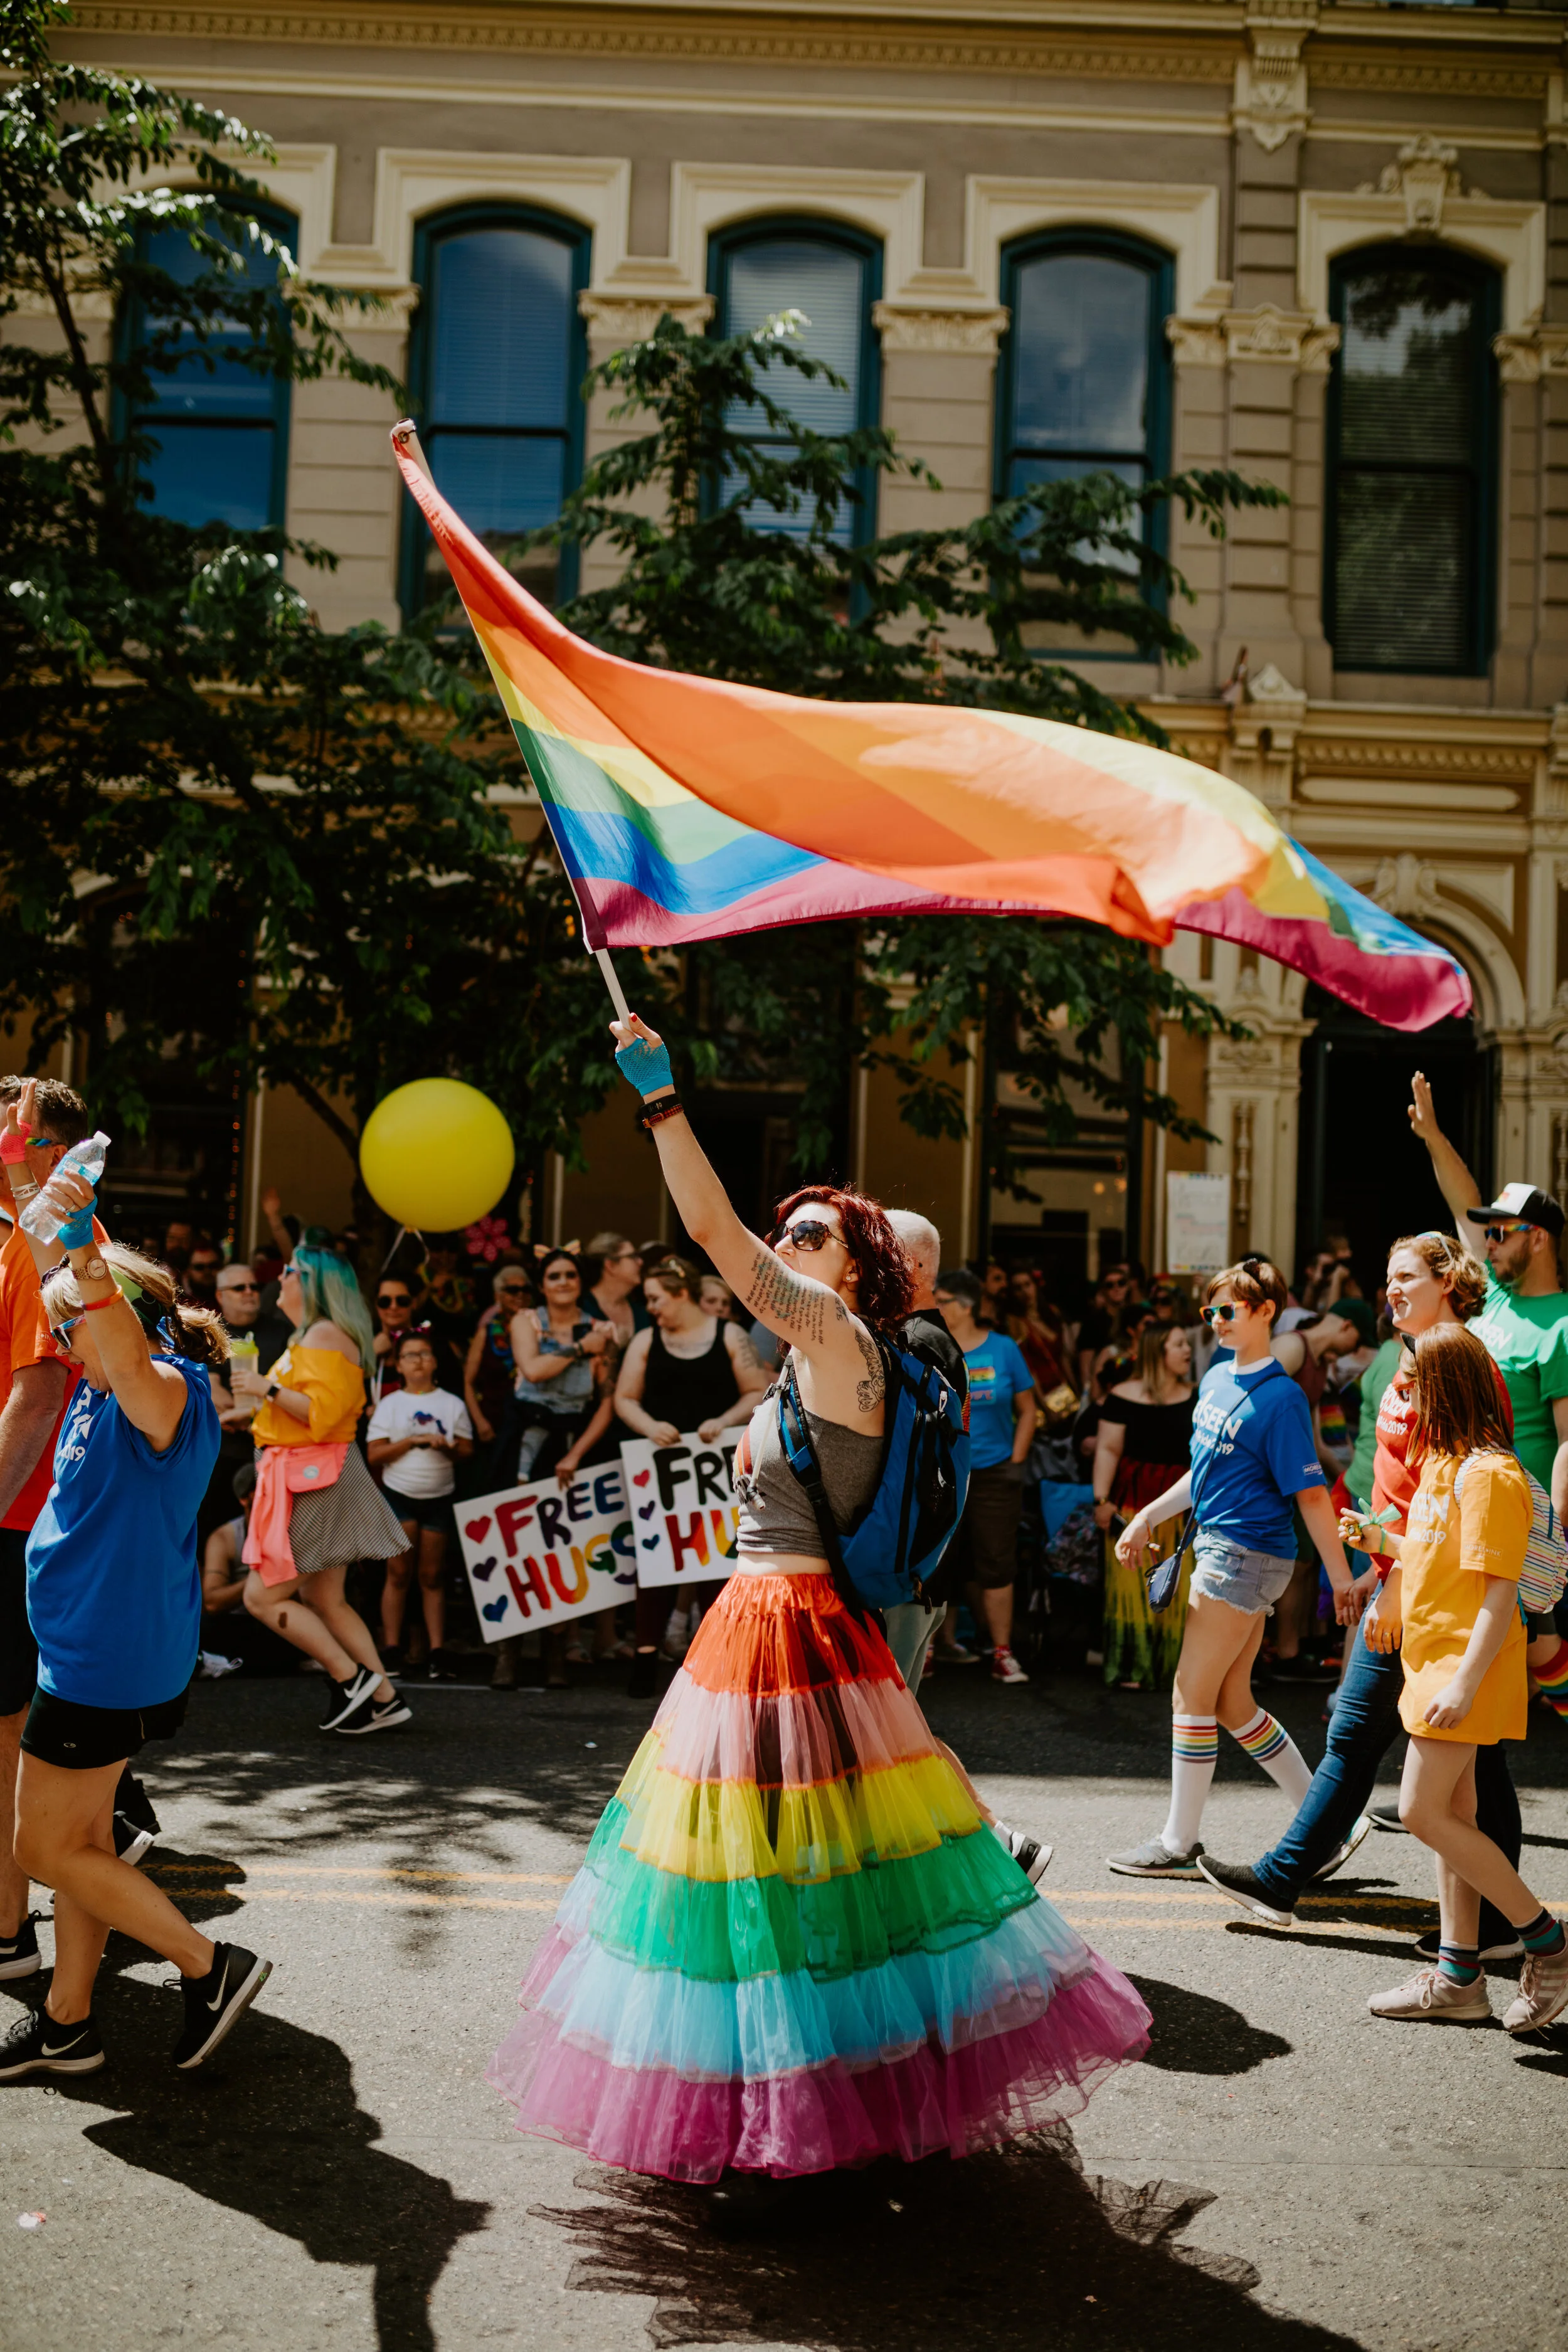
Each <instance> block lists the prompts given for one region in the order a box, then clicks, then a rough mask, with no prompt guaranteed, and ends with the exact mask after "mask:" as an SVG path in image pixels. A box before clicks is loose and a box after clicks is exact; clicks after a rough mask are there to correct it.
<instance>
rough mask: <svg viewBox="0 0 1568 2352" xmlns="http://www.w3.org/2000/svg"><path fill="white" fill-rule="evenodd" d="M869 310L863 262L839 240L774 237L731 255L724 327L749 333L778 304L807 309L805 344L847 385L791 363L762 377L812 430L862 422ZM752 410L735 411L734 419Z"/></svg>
mask: <svg viewBox="0 0 1568 2352" xmlns="http://www.w3.org/2000/svg"><path fill="white" fill-rule="evenodd" d="M780 310H804V311H805V316H806V318H807V320H809V321H810V324H809V325H808V326H806V327H805V329H803V331H802V334H801V344H802V348H803V349H804V350H805V351H807V352H809V353H810V354H811V356H812V358H813V359H816V360H826V362H827V363H828V365H829V366H830V367H831V368H832V369H833V370H834V371H835V373H837V374H838V375H841V376H842V377H843V378H844V379H845V382H846V383H847V386H848V389H847V391H844V392H840V391H838V390H837V388H836V387H835V386H834V385H832V384H830V383H824V382H818V383H805V382H804V381H803V380H802V379H801V378H800V377H799V376H797V375H795V373H793V372H792V371H791V370H790V369H788V368H784V367H773V368H770V369H768V370H767V371H766V373H765V374H764V376H763V383H764V385H765V387H766V390H767V392H768V394H769V395H770V397H771V398H772V399H773V400H774V401H775V402H776V403H777V404H778V405H779V406H780V407H781V408H787V409H788V411H789V413H790V415H792V416H793V417H794V418H795V421H796V423H797V424H799V425H805V426H806V427H807V428H808V429H809V430H810V431H811V432H813V433H848V432H850V431H851V430H852V429H853V428H854V426H855V425H858V423H859V421H860V347H861V337H862V332H863V329H864V321H865V310H866V263H865V261H864V259H863V258H862V257H861V256H860V255H858V254H856V253H850V252H847V251H846V249H845V248H844V247H842V246H831V245H819V244H817V243H816V242H815V241H813V240H812V239H810V238H808V237H776V238H770V239H769V240H768V242H767V243H766V244H761V243H759V244H756V245H744V246H741V247H738V248H737V250H736V251H735V252H734V253H732V254H731V256H730V262H729V275H728V279H727V283H726V289H725V304H724V331H725V333H726V334H731V335H745V334H750V333H752V331H753V330H754V329H756V328H758V327H760V326H762V325H763V321H764V320H767V319H770V318H772V317H773V316H774V314H775V313H776V312H778V311H780ZM747 415H755V412H754V411H748V410H746V409H744V408H742V409H740V410H738V412H737V415H736V417H735V418H734V419H732V420H731V424H732V425H735V424H741V425H743V422H744V420H745V418H746V417H747Z"/></svg>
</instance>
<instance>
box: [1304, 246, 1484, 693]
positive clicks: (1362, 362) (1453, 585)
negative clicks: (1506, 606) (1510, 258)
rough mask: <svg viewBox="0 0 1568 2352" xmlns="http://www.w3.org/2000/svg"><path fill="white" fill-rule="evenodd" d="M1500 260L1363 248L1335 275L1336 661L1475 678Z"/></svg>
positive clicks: (1327, 615)
mask: <svg viewBox="0 0 1568 2352" xmlns="http://www.w3.org/2000/svg"><path fill="white" fill-rule="evenodd" d="M1499 294H1500V286H1499V280H1498V277H1497V273H1496V272H1495V271H1494V270H1491V269H1489V268H1487V267H1486V266H1485V264H1484V263H1482V262H1479V261H1473V260H1471V259H1470V258H1469V257H1468V255H1465V254H1459V253H1448V252H1444V251H1442V250H1440V249H1435V248H1434V247H1431V246H1426V247H1418V248H1416V249H1415V250H1412V249H1411V248H1410V247H1407V246H1373V247H1364V248H1363V249H1361V250H1359V251H1357V252H1354V253H1350V254H1346V255H1345V256H1344V257H1343V258H1342V259H1341V260H1340V261H1338V262H1336V263H1335V265H1334V267H1333V269H1332V271H1331V277H1330V303H1331V312H1332V316H1333V318H1334V319H1335V320H1336V321H1337V323H1338V326H1339V329H1340V338H1341V340H1340V349H1339V352H1338V353H1337V354H1336V356H1335V360H1334V367H1333V374H1332V377H1331V382H1330V386H1329V416H1328V485H1327V488H1328V544H1327V550H1326V554H1325V561H1324V566H1323V628H1324V632H1325V634H1326V635H1327V637H1328V639H1329V642H1330V644H1331V646H1333V649H1334V660H1335V663H1336V664H1337V666H1338V667H1340V668H1341V669H1365V670H1408V671H1426V672H1428V673H1431V674H1435V675H1437V676H1440V677H1475V676H1477V675H1479V674H1480V673H1481V672H1483V671H1484V670H1485V668H1486V665H1487V659H1488V656H1489V653H1490V651H1491V631H1492V614H1493V572H1494V570H1495V567H1496V520H1495V502H1496V483H1497V462H1498V452H1497V368H1496V363H1495V362H1494V360H1493V358H1492V349H1491V344H1492V337H1493V336H1494V335H1495V334H1496V332H1497V331H1498V320H1499V308H1500V305H1499Z"/></svg>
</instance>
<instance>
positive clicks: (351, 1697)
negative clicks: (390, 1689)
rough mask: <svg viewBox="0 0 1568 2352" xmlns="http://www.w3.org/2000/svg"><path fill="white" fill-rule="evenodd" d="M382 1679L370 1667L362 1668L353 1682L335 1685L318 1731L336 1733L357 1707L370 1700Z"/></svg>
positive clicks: (357, 1670) (357, 1671) (358, 1670)
mask: <svg viewBox="0 0 1568 2352" xmlns="http://www.w3.org/2000/svg"><path fill="white" fill-rule="evenodd" d="M380 1679H381V1677H380V1675H373V1674H372V1673H371V1670H370V1668H369V1667H368V1666H360V1667H359V1668H357V1669H356V1671H355V1673H354V1675H353V1680H352V1681H351V1682H346V1683H334V1684H333V1685H332V1695H331V1698H330V1699H329V1700H328V1701H327V1711H326V1713H325V1715H323V1716H322V1717H321V1722H320V1723H319V1724H318V1725H317V1729H318V1730H319V1731H335V1730H336V1729H337V1727H338V1726H339V1724H340V1723H342V1722H343V1721H345V1720H346V1718H347V1717H349V1716H351V1715H353V1712H354V1710H355V1708H356V1707H358V1706H362V1705H363V1702H364V1701H365V1700H366V1699H368V1698H369V1696H370V1695H371V1693H372V1692H373V1691H374V1688H375V1686H376V1684H377V1683H378V1682H379V1681H380Z"/></svg>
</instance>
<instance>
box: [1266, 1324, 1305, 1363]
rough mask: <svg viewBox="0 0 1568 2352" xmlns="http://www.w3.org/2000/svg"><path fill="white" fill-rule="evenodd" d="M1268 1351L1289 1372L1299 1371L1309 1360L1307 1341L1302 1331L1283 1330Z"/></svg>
mask: <svg viewBox="0 0 1568 2352" xmlns="http://www.w3.org/2000/svg"><path fill="white" fill-rule="evenodd" d="M1268 1352H1269V1354H1270V1355H1271V1356H1272V1357H1273V1359H1274V1360H1275V1362H1276V1363H1277V1364H1283V1365H1284V1367H1285V1370H1287V1371H1288V1372H1299V1371H1300V1369H1301V1367H1302V1365H1303V1364H1304V1363H1305V1362H1306V1360H1307V1342H1306V1341H1305V1339H1302V1337H1301V1334H1300V1331H1281V1333H1280V1334H1279V1338H1278V1339H1275V1340H1273V1341H1272V1342H1271V1343H1270V1346H1269V1349H1268Z"/></svg>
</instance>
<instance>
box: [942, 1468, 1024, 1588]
mask: <svg viewBox="0 0 1568 2352" xmlns="http://www.w3.org/2000/svg"><path fill="white" fill-rule="evenodd" d="M1023 1511H1024V1466H1023V1464H1022V1463H1018V1462H998V1463H996V1464H995V1465H994V1466H993V1467H991V1468H989V1469H985V1470H972V1471H971V1472H970V1474H969V1498H968V1500H967V1502H966V1503H965V1504H964V1507H963V1518H962V1519H960V1521H959V1523H958V1529H957V1532H956V1534H955V1535H954V1537H953V1539H952V1541H953V1549H954V1550H955V1551H957V1553H958V1555H959V1558H960V1559H961V1560H962V1561H963V1569H964V1573H965V1575H966V1577H967V1578H968V1580H969V1581H970V1582H971V1583H972V1584H978V1585H980V1586H981V1587H982V1588H983V1589H984V1591H987V1592H999V1591H1002V1589H1003V1587H1004V1586H1005V1585H1009V1584H1011V1583H1012V1582H1013V1580H1014V1579H1015V1578H1016V1575H1017V1573H1018V1522H1019V1520H1020V1519H1021V1517H1023Z"/></svg>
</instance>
